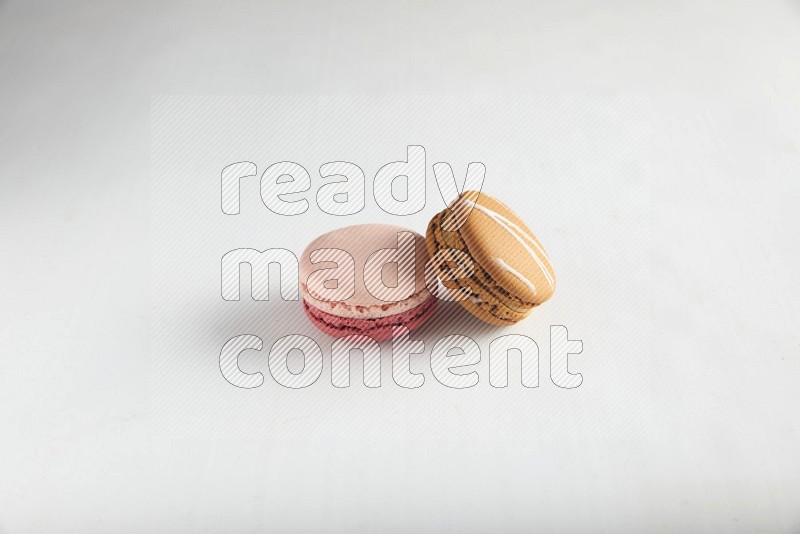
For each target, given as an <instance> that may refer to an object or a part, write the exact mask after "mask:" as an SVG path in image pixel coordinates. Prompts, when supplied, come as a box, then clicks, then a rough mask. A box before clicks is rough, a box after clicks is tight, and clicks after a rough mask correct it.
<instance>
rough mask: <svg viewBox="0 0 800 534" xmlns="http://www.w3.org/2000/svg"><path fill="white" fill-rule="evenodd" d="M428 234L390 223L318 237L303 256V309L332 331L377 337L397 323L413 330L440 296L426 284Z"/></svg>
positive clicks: (384, 335) (386, 335) (388, 332)
mask: <svg viewBox="0 0 800 534" xmlns="http://www.w3.org/2000/svg"><path fill="white" fill-rule="evenodd" d="M427 259H428V255H427V252H426V248H425V238H424V237H422V236H421V235H419V234H418V233H416V232H413V231H411V230H408V229H406V228H402V227H400V226H391V225H386V224H363V225H357V226H348V227H346V228H340V229H338V230H334V231H332V232H328V233H327V234H323V235H321V236H319V237H318V238H316V239H314V240H313V241H312V242H311V243H310V244H309V245H308V247H306V249H305V251H303V255H302V257H301V258H300V292H301V294H302V296H303V308H304V309H305V312H306V315H307V316H308V318H309V319H310V320H311V322H312V323H314V325H315V326H316V327H317V328H319V329H320V330H322V331H323V332H325V333H326V334H329V335H332V336H335V337H344V336H348V335H353V334H360V335H366V336H369V337H371V338H373V339H375V340H377V341H380V340H383V339H389V338H391V337H392V331H393V330H392V329H393V327H395V326H405V327H406V328H408V329H409V330H413V329H415V328H418V327H419V326H421V325H422V324H423V323H424V322H425V321H427V320H428V318H429V317H430V316H431V313H432V312H433V309H434V308H435V306H436V299H435V298H434V297H433V295H431V293H430V292H429V291H428V289H427V287H426V286H425V264H426V262H427Z"/></svg>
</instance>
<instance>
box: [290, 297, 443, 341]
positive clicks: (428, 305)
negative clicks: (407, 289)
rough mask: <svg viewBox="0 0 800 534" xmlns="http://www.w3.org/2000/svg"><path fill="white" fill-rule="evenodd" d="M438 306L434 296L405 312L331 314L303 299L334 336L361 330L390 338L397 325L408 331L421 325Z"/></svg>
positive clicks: (318, 322) (316, 321) (309, 312)
mask: <svg viewBox="0 0 800 534" xmlns="http://www.w3.org/2000/svg"><path fill="white" fill-rule="evenodd" d="M435 307H436V299H435V298H434V297H432V296H431V297H430V298H428V299H427V300H426V301H425V302H423V303H422V304H420V305H418V306H416V307H414V308H411V309H410V310H406V311H404V312H402V313H398V314H395V315H387V316H384V317H375V318H371V319H367V318H357V317H340V316H338V315H332V314H330V313H327V312H324V311H322V310H320V309H318V308H315V307H314V306H313V305H311V304H309V303H308V302H307V301H305V300H303V309H304V310H305V312H306V315H307V316H308V318H309V319H310V320H311V322H312V323H314V326H316V327H317V328H319V329H320V330H322V331H323V332H325V333H326V334H328V335H331V336H334V337H344V336H349V335H353V334H360V335H366V336H369V337H371V338H372V339H374V340H375V341H383V340H385V339H390V338H391V337H392V329H393V327H395V326H405V327H406V328H408V329H409V331H410V330H414V329H416V328H419V327H420V326H422V325H423V324H424V323H425V322H426V321H427V320H428V318H430V316H431V314H432V313H433V310H434V308H435Z"/></svg>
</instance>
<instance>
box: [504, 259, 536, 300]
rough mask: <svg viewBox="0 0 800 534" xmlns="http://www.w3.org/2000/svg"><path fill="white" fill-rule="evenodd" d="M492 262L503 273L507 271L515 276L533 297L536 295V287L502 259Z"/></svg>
mask: <svg viewBox="0 0 800 534" xmlns="http://www.w3.org/2000/svg"><path fill="white" fill-rule="evenodd" d="M494 262H495V263H496V264H497V266H498V267H500V268H501V269H503V270H504V271H507V272H509V273H511V274H513V275H514V276H516V277H517V278H518V279H519V281H520V282H522V283H523V284H525V285H526V286H528V289H530V290H531V291H532V292H533V294H534V295H535V294H536V286H535V285H534V283H533V282H531V281H530V280H528V279H527V278H525V276H524V275H523V274H522V273H521V272H519V271H518V270H516V269H515V268H513V267H512V266H510V265H509V264H507V263H506V262H505V261H503V258H495V259H494Z"/></svg>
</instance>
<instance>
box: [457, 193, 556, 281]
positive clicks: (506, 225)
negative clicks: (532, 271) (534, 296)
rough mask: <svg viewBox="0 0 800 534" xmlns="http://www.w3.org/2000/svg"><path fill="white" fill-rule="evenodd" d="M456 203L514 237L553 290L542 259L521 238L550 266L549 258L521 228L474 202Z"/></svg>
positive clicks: (551, 278)
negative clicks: (482, 216) (472, 210)
mask: <svg viewBox="0 0 800 534" xmlns="http://www.w3.org/2000/svg"><path fill="white" fill-rule="evenodd" d="M456 202H457V203H464V204H466V205H467V206H469V207H471V208H472V209H477V210H478V211H480V212H482V213H483V214H484V215H486V216H488V217H490V218H491V219H492V220H493V221H494V222H496V223H497V224H498V225H499V226H500V227H502V228H503V229H504V230H505V231H507V232H508V233H509V234H511V235H512V237H514V239H516V240H517V241H518V242H519V244H520V245H522V246H523V247H524V248H525V250H527V251H528V254H530V256H531V258H533V260H534V261H535V262H536V265H538V266H539V269H540V270H541V271H542V274H544V277H545V279H546V280H547V283H548V284H549V285H550V287H551V288H555V285H556V284H555V280H554V279H553V277H552V276H551V275H550V271H548V270H547V268H546V267H545V266H544V264H543V263H542V259H541V258H540V257H539V255H538V254H537V253H536V252H534V250H533V249H532V248H531V247H530V246H528V244H527V243H526V242H525V240H523V239H521V237H522V238H525V239H527V240H528V241H529V242H530V243H531V244H532V245H533V246H535V247H536V248H537V249H538V250H539V252H541V254H542V256H544V259H545V260H546V261H547V263H550V264H551V265H552V263H551V262H550V258H548V257H547V253H546V252H545V251H544V250H543V249H542V247H541V246H540V245H539V243H537V242H536V240H535V239H534V238H533V237H531V236H529V235H528V234H527V233H526V232H525V231H524V230H523V229H522V228H520V227H519V226H517V225H516V224H515V223H514V222H513V221H510V220H509V219H507V218H506V217H503V216H502V215H500V214H499V213H497V212H496V211H493V210H490V209H489V208H487V207H485V206H481V205H480V204H478V203H476V202H473V201H471V200H467V199H464V198H459V199H458V200H456Z"/></svg>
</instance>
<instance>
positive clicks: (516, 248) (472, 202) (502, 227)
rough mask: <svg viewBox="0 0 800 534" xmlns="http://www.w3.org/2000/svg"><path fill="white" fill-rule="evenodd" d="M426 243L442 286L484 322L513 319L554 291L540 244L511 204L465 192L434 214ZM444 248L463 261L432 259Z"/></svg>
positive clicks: (552, 274)
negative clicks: (457, 262) (456, 253)
mask: <svg viewBox="0 0 800 534" xmlns="http://www.w3.org/2000/svg"><path fill="white" fill-rule="evenodd" d="M426 245H427V248H428V253H429V254H430V256H431V258H433V259H434V261H433V262H432V264H433V266H434V268H435V269H436V270H437V274H438V275H439V276H440V279H441V280H442V285H444V286H445V287H446V288H447V289H448V290H449V291H450V293H451V294H452V295H453V296H454V298H455V300H458V302H459V304H461V306H463V307H464V308H465V309H466V310H467V311H468V312H470V313H471V314H472V315H474V316H475V317H478V318H479V319H481V320H483V321H485V322H487V323H490V324H493V325H499V326H503V325H511V324H514V323H517V322H519V321H521V320H522V319H525V318H526V317H527V316H528V315H530V313H531V310H533V308H535V307H536V306H539V305H540V304H542V303H543V302H545V301H546V300H548V299H549V298H550V297H551V296H553V292H554V291H555V288H556V275H555V271H554V270H553V264H552V263H551V262H550V258H549V257H548V256H547V253H546V252H545V250H544V247H543V246H542V244H541V243H540V242H539V240H538V239H537V238H536V236H535V235H534V234H533V232H532V231H531V230H530V228H528V226H527V225H526V224H525V223H524V222H523V221H522V219H520V218H519V216H517V215H516V214H515V213H514V212H513V211H512V210H511V208H509V207H508V206H506V205H505V204H503V203H502V202H500V201H499V200H497V199H494V198H492V197H490V196H489V195H487V194H485V193H482V192H479V191H465V192H463V193H462V194H461V195H459V197H458V198H457V199H456V200H454V201H453V202H452V203H451V204H450V205H449V206H448V207H447V208H446V209H445V210H443V211H442V212H440V213H438V214H437V215H436V216H434V217H433V219H431V221H430V223H429V224H428V229H427V233H426ZM445 249H455V250H457V251H460V253H462V254H460V258H461V259H465V260H467V261H462V262H460V264H456V263H455V262H453V261H439V260H437V254H440V252H439V251H442V250H445ZM443 257H445V256H444V255H442V254H440V256H439V258H443ZM465 264H466V265H465ZM465 267H468V268H471V269H468V270H467V271H466V272H465V271H464V269H465ZM469 270H471V271H472V274H471V276H467V275H468V274H469Z"/></svg>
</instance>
